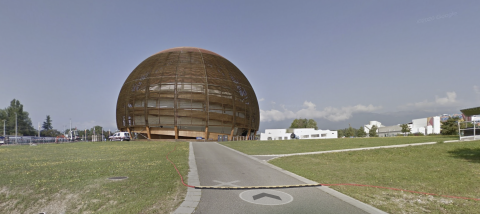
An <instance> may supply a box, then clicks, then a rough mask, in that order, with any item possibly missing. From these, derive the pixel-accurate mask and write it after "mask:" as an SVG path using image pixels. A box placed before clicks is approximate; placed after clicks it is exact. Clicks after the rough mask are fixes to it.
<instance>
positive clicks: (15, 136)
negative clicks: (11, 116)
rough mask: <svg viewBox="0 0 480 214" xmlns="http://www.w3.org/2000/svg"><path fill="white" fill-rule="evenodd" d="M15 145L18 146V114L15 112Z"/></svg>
mask: <svg viewBox="0 0 480 214" xmlns="http://www.w3.org/2000/svg"><path fill="white" fill-rule="evenodd" d="M15 144H17V112H15Z"/></svg>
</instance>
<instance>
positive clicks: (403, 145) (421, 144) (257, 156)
mask: <svg viewBox="0 0 480 214" xmlns="http://www.w3.org/2000/svg"><path fill="white" fill-rule="evenodd" d="M453 142H459V140H450V141H445V143H453ZM436 143H437V142H425V143H412V144H400V145H389V146H374V147H363V148H353V149H338V150H328V151H318V152H302V153H291V154H273V155H252V156H253V157H255V158H257V159H260V160H264V161H269V160H272V159H275V158H279V157H288V156H295V155H315V154H324V153H334V152H351V151H361V150H371V149H388V148H400V147H408V146H423V145H431V144H436Z"/></svg>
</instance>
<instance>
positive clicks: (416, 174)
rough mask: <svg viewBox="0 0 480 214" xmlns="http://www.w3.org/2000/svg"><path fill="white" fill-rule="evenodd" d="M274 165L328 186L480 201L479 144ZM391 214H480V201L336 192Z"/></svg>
mask: <svg viewBox="0 0 480 214" xmlns="http://www.w3.org/2000/svg"><path fill="white" fill-rule="evenodd" d="M270 163H272V164H274V165H276V166H278V167H281V168H283V169H286V170H288V171H291V172H293V173H295V174H298V175H301V176H303V177H306V178H308V179H311V180H314V181H316V182H319V183H324V184H339V183H352V184H365V185H374V186H383V187H391V188H399V189H405V190H412V191H419V192H426V193H434V194H439V195H450V196H462V197H469V198H480V185H479V184H478V181H479V180H480V141H472V142H456V143H441V144H433V145H425V146H415V147H403V148H392V149H376V150H366V151H355V152H340V153H328V154H320V155H304V156H290V157H284V158H278V159H274V160H272V161H270ZM331 188H333V189H336V190H338V191H340V192H342V193H345V194H347V195H349V196H352V197H354V198H356V199H358V200H360V201H363V202H365V203H368V204H371V205H373V206H375V207H377V208H379V209H381V210H384V211H386V212H388V213H480V201H474V200H464V199H452V198H446V197H438V196H430V195H421V194H415V193H409V192H403V191H394V190H388V189H377V188H370V187H354V186H332V187H331Z"/></svg>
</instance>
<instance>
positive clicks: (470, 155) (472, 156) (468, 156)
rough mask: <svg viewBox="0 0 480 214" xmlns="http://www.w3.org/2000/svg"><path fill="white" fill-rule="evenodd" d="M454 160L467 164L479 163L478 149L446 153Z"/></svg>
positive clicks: (479, 149)
mask: <svg viewBox="0 0 480 214" xmlns="http://www.w3.org/2000/svg"><path fill="white" fill-rule="evenodd" d="M448 153H449V154H450V155H452V156H453V157H454V158H462V159H465V160H467V161H469V162H473V163H480V148H475V149H470V148H461V149H455V150H452V151H449V152H448Z"/></svg>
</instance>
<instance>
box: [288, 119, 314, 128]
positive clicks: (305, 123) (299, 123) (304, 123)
mask: <svg viewBox="0 0 480 214" xmlns="http://www.w3.org/2000/svg"><path fill="white" fill-rule="evenodd" d="M290 128H314V129H318V127H317V122H315V120H313V119H309V120H307V118H305V119H295V120H293V122H292V124H291V125H290Z"/></svg>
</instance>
